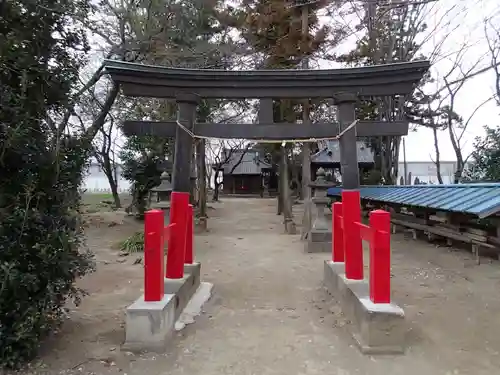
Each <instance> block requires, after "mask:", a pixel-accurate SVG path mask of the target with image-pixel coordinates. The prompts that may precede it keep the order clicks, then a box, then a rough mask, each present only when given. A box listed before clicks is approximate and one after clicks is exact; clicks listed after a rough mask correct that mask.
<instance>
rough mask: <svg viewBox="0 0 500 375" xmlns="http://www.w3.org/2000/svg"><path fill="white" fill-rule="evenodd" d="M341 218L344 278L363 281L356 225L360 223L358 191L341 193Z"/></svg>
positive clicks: (359, 242)
mask: <svg viewBox="0 0 500 375" xmlns="http://www.w3.org/2000/svg"><path fill="white" fill-rule="evenodd" d="M342 216H343V218H344V220H343V221H344V238H343V240H344V251H345V276H346V278H347V279H349V280H363V244H362V241H361V236H360V234H359V226H358V224H357V223H359V222H361V206H360V198H359V190H344V191H342Z"/></svg>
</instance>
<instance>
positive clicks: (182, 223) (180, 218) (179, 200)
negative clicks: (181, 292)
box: [165, 191, 189, 279]
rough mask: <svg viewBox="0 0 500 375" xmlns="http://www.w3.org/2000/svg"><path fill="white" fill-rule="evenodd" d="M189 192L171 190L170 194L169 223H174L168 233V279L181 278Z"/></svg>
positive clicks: (182, 274)
mask: <svg viewBox="0 0 500 375" xmlns="http://www.w3.org/2000/svg"><path fill="white" fill-rule="evenodd" d="M188 205H189V193H185V192H179V191H173V192H172V194H171V196H170V223H175V226H174V227H173V228H172V233H170V239H169V242H168V251H167V267H166V268H167V272H166V274H165V276H166V277H167V278H168V279H182V278H183V276H184V257H185V253H186V226H187V223H186V221H187V215H188Z"/></svg>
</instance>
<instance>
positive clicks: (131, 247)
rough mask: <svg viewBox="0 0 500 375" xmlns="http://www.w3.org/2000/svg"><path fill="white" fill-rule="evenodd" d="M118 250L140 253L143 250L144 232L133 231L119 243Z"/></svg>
mask: <svg viewBox="0 0 500 375" xmlns="http://www.w3.org/2000/svg"><path fill="white" fill-rule="evenodd" d="M120 250H121V251H126V252H127V253H141V252H143V251H144V232H142V231H141V232H135V233H134V234H133V235H131V236H130V237H129V238H127V239H126V240H125V241H123V242H121V243H120Z"/></svg>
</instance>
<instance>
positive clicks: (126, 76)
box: [105, 60, 430, 253]
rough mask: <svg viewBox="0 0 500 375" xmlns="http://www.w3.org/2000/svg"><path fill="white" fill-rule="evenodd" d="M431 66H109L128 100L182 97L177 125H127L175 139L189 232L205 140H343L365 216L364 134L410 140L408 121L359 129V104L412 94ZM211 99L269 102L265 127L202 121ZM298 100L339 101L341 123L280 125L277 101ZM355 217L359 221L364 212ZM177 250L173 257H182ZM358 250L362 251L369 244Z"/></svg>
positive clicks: (262, 115) (178, 207)
mask: <svg viewBox="0 0 500 375" xmlns="http://www.w3.org/2000/svg"><path fill="white" fill-rule="evenodd" d="M429 66H430V63H429V62H428V61H417V62H410V63H396V64H388V65H378V66H369V67H361V68H350V69H334V70H256V71H226V70H205V69H179V68H166V67H161V66H149V65H141V64H136V63H127V62H121V61H113V60H107V61H106V62H105V69H106V71H107V72H108V73H109V74H110V76H111V78H112V80H113V81H114V82H115V83H117V84H119V85H120V86H121V88H122V91H123V93H124V94H125V95H126V96H132V97H155V98H167V99H175V100H176V101H177V103H178V113H177V121H176V122H150V121H146V122H127V123H126V124H125V132H126V133H129V134H156V135H163V136H166V137H171V136H174V135H175V158H174V168H173V181H172V182H173V183H172V185H173V192H172V195H171V209H170V221H171V222H172V223H177V224H178V225H179V226H180V228H186V227H187V217H188V214H187V211H188V203H189V191H190V175H191V156H192V146H193V137H200V136H202V137H218V138H247V139H254V140H274V141H286V140H301V139H308V138H316V139H318V138H329V137H332V138H333V137H337V138H338V139H339V142H340V164H341V170H342V185H343V188H344V191H346V192H347V195H349V196H352V197H353V198H352V199H351V201H352V202H350V203H351V204H352V207H353V211H357V209H359V192H358V191H357V189H358V188H359V170H358V160H357V147H356V137H357V136H387V135H405V134H407V132H408V123H407V122H404V121H403V122H394V123H391V122H388V123H384V122H378V121H377V122H360V123H359V124H356V120H355V118H356V115H355V105H356V102H357V101H358V100H359V99H360V98H363V97H373V96H394V95H402V96H404V95H408V94H410V93H411V92H412V90H413V88H414V86H415V85H416V84H417V83H418V82H419V81H420V79H421V78H422V76H423V75H424V73H425V72H426V71H427V70H428V69H429ZM209 98H218V99H251V98H257V99H259V100H260V104H261V105H260V112H259V120H260V123H259V124H195V114H196V106H197V105H198V103H199V101H200V99H209ZM292 98H293V99H315V98H333V100H334V103H335V104H336V105H337V107H338V119H339V122H338V124H314V126H308V125H304V124H274V123H272V107H273V99H292ZM353 124H356V126H353ZM356 197H357V198H356ZM356 199H357V202H358V203H356V202H355V201H356ZM346 203H347V202H346ZM355 207H357V209H354V208H355ZM347 211H349V210H347ZM353 215H354V216H356V217H357V216H359V215H358V214H357V213H356V212H353ZM351 221H352V220H351ZM181 237H182V238H179V239H176V240H175V241H173V242H172V245H173V246H174V247H175V248H177V246H178V247H179V249H184V248H185V241H186V236H185V235H184V236H181ZM346 238H347V237H346ZM354 240H355V239H354V238H353V241H354ZM172 250H174V251H172V253H177V251H175V249H172ZM355 252H362V248H361V245H359V246H357V248H356V249H355ZM169 253H171V252H170V251H169Z"/></svg>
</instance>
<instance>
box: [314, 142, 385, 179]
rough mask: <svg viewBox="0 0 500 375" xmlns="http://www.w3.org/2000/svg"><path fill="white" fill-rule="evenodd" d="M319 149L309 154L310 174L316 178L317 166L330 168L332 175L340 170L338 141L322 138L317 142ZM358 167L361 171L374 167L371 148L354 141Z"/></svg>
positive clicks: (363, 143)
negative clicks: (322, 139)
mask: <svg viewBox="0 0 500 375" xmlns="http://www.w3.org/2000/svg"><path fill="white" fill-rule="evenodd" d="M318 148H319V151H318V152H316V153H315V154H313V155H311V169H312V170H311V176H312V179H313V180H315V179H316V173H317V170H318V169H319V168H324V169H326V170H330V171H331V172H332V173H333V174H334V175H336V174H337V173H338V172H341V171H340V169H341V163H340V143H339V141H337V140H324V141H319V142H318ZM356 149H357V150H356V152H357V156H358V167H359V169H360V170H361V171H364V170H369V169H372V168H373V167H374V164H375V163H374V158H373V152H372V150H371V149H370V148H369V147H368V146H366V144H365V142H363V141H356Z"/></svg>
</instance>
